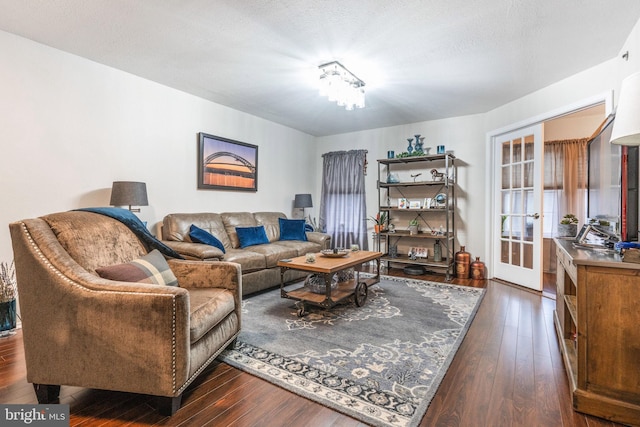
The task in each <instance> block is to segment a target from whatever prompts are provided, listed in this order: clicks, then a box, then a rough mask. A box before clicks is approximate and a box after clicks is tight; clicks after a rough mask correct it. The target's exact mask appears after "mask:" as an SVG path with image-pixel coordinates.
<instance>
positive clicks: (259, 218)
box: [253, 212, 287, 243]
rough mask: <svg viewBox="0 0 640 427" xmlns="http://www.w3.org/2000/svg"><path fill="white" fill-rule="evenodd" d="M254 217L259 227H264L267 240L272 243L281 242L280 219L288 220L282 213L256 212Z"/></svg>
mask: <svg viewBox="0 0 640 427" xmlns="http://www.w3.org/2000/svg"><path fill="white" fill-rule="evenodd" d="M253 217H254V218H255V220H256V224H257V225H264V230H265V231H266V232H267V238H268V239H269V241H270V242H272V243H273V242H277V241H278V240H280V218H282V219H287V216H286V215H285V214H284V213H282V212H254V214H253Z"/></svg>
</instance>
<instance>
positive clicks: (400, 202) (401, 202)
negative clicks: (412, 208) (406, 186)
mask: <svg viewBox="0 0 640 427" xmlns="http://www.w3.org/2000/svg"><path fill="white" fill-rule="evenodd" d="M407 206H408V204H407V199H405V198H404V197H400V198H399V199H398V209H406V208H407Z"/></svg>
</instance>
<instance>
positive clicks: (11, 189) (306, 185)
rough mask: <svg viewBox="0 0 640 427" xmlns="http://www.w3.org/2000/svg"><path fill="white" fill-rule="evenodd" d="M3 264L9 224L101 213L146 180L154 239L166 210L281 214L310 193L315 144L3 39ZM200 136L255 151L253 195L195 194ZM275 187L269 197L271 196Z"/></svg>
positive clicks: (145, 212)
mask: <svg viewBox="0 0 640 427" xmlns="http://www.w3.org/2000/svg"><path fill="white" fill-rule="evenodd" d="M0 52H2V54H1V55H0V200H1V202H0V203H1V207H0V224H3V225H2V227H0V261H9V260H11V259H12V258H13V254H12V250H11V242H10V236H9V230H8V224H9V223H10V222H12V221H16V220H20V219H23V218H32V217H36V216H40V215H45V214H48V213H52V212H58V211H65V210H69V209H75V208H79V207H87V206H107V205H108V204H109V197H110V193H111V183H112V182H113V181H116V180H132V181H144V182H146V183H147V190H148V193H149V204H150V206H148V207H143V208H142V212H141V213H140V217H141V219H143V220H145V221H148V222H149V224H150V228H151V231H152V232H154V233H155V232H157V224H158V222H159V221H162V218H163V216H164V215H165V214H167V213H170V212H178V211H180V212H198V211H209V212H223V211H241V210H246V211H257V210H278V211H283V212H285V213H286V214H287V215H291V207H292V201H293V196H294V194H295V193H307V192H311V190H312V189H313V184H314V182H315V176H316V175H317V174H316V172H315V169H314V168H315V167H316V162H315V159H314V158H313V155H314V152H313V150H312V149H311V147H312V144H313V142H314V139H313V137H311V136H310V135H307V134H304V133H301V132H299V131H296V130H293V129H290V128H287V127H284V126H281V125H278V124H275V123H272V122H269V121H266V120H263V119H260V118H257V117H254V116H251V115H248V114H244V113H241V112H238V111H235V110H232V109H230V108H226V107H223V106H220V105H217V104H214V103H212V102H209V101H205V100H203V99H200V98H197V97H194V96H191V95H188V94H186V93H183V92H180V91H177V90H174V89H170V88H167V87H165V86H162V85H159V84H156V83H154V82H151V81H148V80H144V79H141V78H139V77H136V76H133V75H131V74H128V73H124V72H122V71H119V70H116V69H113V68H109V67H106V66H104V65H100V64H97V63H95V62H92V61H89V60H86V59H83V58H80V57H78V56H74V55H70V54H67V53H64V52H62V51H59V50H56V49H52V48H49V47H47V46H44V45H41V44H37V43H34V42H32V41H29V40H26V39H24V38H20V37H17V36H14V35H11V34H8V33H5V32H0ZM198 132H206V133H210V134H214V135H219V136H223V137H227V138H231V139H236V140H239V141H243V142H247V143H250V144H254V145H258V147H259V149H258V192H257V193H253V192H228V191H212V190H197V173H196V170H197V169H196V164H197V148H198V140H197V134H198ZM274 190H276V191H274Z"/></svg>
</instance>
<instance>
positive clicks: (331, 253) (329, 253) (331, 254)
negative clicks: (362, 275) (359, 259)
mask: <svg viewBox="0 0 640 427" xmlns="http://www.w3.org/2000/svg"><path fill="white" fill-rule="evenodd" d="M349 252H351V251H350V250H347V249H323V250H322V251H320V253H321V254H322V256H325V257H328V258H341V257H345V256H347V255H349Z"/></svg>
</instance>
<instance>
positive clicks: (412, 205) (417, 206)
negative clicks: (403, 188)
mask: <svg viewBox="0 0 640 427" xmlns="http://www.w3.org/2000/svg"><path fill="white" fill-rule="evenodd" d="M409 209H420V200H409Z"/></svg>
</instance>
